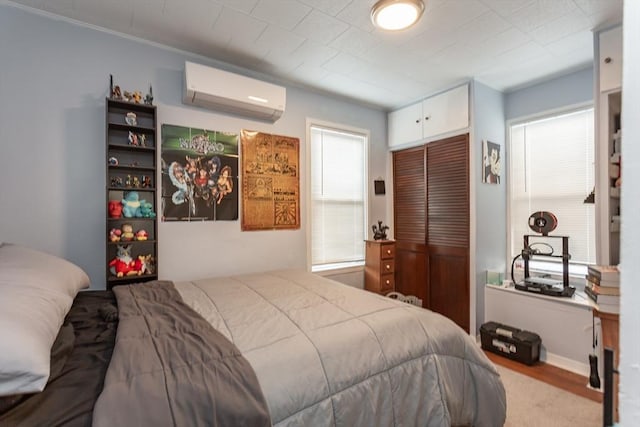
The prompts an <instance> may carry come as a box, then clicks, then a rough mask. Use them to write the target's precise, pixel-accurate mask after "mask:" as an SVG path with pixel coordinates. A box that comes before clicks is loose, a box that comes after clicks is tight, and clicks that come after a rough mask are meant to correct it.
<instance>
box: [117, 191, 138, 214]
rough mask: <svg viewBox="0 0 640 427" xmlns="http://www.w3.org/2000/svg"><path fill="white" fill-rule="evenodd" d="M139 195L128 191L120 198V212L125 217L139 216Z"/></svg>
mask: <svg viewBox="0 0 640 427" xmlns="http://www.w3.org/2000/svg"><path fill="white" fill-rule="evenodd" d="M140 203H141V201H140V195H139V194H138V192H137V191H129V192H128V193H126V195H125V196H124V198H123V199H122V214H123V215H124V217H125V218H136V217H137V218H140Z"/></svg>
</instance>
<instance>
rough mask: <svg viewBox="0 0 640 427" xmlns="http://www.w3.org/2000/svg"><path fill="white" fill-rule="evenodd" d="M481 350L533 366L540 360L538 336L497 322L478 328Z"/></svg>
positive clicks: (487, 323)
mask: <svg viewBox="0 0 640 427" xmlns="http://www.w3.org/2000/svg"><path fill="white" fill-rule="evenodd" d="M480 340H481V341H482V348H483V349H485V350H488V351H490V352H492V353H497V354H500V355H502V356H505V357H508V358H509V359H513V360H516V361H518V362H522V363H526V364H527V365H533V364H534V363H536V362H537V361H538V360H540V344H541V342H542V340H541V339H540V335H538V334H536V333H533V332H528V331H523V330H521V329H518V328H514V327H512V326H507V325H504V324H502V323H498V322H486V323H484V324H483V325H482V326H480Z"/></svg>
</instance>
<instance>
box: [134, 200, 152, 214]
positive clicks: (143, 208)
mask: <svg viewBox="0 0 640 427" xmlns="http://www.w3.org/2000/svg"><path fill="white" fill-rule="evenodd" d="M137 216H138V217H140V218H155V217H156V213H155V212H154V211H153V205H152V204H151V202H147V201H146V200H141V201H140V208H139V209H138V215H137Z"/></svg>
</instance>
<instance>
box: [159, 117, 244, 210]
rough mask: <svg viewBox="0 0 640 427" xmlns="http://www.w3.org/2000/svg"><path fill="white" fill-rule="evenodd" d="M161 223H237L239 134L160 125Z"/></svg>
mask: <svg viewBox="0 0 640 427" xmlns="http://www.w3.org/2000/svg"><path fill="white" fill-rule="evenodd" d="M161 149H162V154H161V159H162V165H161V166H162V220H163V221H221V220H237V219H238V134H236V133H228V132H219V131H212V130H207V129H197V128H189V127H183V126H175V125H168V124H163V125H162V146H161Z"/></svg>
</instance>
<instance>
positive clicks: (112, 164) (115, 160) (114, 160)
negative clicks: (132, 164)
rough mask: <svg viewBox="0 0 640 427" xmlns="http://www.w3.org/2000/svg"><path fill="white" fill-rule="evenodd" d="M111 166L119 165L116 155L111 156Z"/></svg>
mask: <svg viewBox="0 0 640 427" xmlns="http://www.w3.org/2000/svg"><path fill="white" fill-rule="evenodd" d="M109 166H118V159H117V158H116V157H109Z"/></svg>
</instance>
